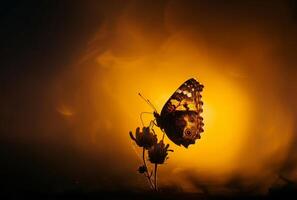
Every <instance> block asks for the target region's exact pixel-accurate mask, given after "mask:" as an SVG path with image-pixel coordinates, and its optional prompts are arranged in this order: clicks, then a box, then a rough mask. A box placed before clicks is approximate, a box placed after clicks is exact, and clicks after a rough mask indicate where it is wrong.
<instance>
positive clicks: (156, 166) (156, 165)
mask: <svg viewBox="0 0 297 200" xmlns="http://www.w3.org/2000/svg"><path fill="white" fill-rule="evenodd" d="M157 169H158V164H157V163H155V179H154V180H155V190H156V192H157V191H158V185H157Z"/></svg>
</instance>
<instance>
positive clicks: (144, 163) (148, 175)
mask: <svg viewBox="0 0 297 200" xmlns="http://www.w3.org/2000/svg"><path fill="white" fill-rule="evenodd" d="M142 160H143V165H144V166H145V168H146V172H145V176H146V178H147V179H148V182H149V184H150V186H151V188H152V189H154V188H155V186H154V184H153V182H152V180H151V176H150V174H149V172H148V168H147V165H146V162H145V148H144V147H143V150H142Z"/></svg>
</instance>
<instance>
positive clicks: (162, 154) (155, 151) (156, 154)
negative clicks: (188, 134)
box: [148, 140, 173, 164]
mask: <svg viewBox="0 0 297 200" xmlns="http://www.w3.org/2000/svg"><path fill="white" fill-rule="evenodd" d="M168 148H169V144H167V145H165V144H164V142H163V140H161V141H160V142H159V143H155V144H154V145H153V146H152V147H151V148H150V149H149V150H148V154H149V160H150V161H151V163H155V164H163V163H164V161H165V160H166V159H167V158H168V157H167V155H168V151H172V152H173V150H170V149H168Z"/></svg>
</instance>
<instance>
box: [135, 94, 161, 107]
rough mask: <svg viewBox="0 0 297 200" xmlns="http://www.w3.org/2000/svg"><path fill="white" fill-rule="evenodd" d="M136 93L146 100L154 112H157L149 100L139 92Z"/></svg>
mask: <svg viewBox="0 0 297 200" xmlns="http://www.w3.org/2000/svg"><path fill="white" fill-rule="evenodd" d="M138 95H139V96H140V97H141V98H142V99H143V100H144V101H145V102H147V103H148V104H149V105H150V106H151V107H152V108H153V109H154V111H155V112H157V109H156V108H155V106H154V105H153V104H152V103H151V102H150V100H148V99H147V98H145V97H143V96H142V95H141V94H140V93H138Z"/></svg>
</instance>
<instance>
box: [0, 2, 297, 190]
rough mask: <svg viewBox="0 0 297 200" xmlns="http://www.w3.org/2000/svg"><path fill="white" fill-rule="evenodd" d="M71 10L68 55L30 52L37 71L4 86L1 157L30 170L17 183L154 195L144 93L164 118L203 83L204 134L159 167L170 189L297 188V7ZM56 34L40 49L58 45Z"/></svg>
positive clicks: (179, 5) (164, 5)
mask: <svg viewBox="0 0 297 200" xmlns="http://www.w3.org/2000/svg"><path fill="white" fill-rule="evenodd" d="M81 4H83V5H81ZM67 6H68V5H65V7H66V8H67ZM70 7H71V10H73V13H72V14H71V15H70V16H76V18H74V19H72V18H71V17H69V19H67V20H66V21H65V22H71V23H70V25H69V26H70V27H73V28H68V29H66V30H64V29H63V28H61V29H59V31H57V32H56V33H54V34H56V36H53V37H54V38H55V39H52V40H53V41H55V42H59V41H61V42H62V43H63V45H61V47H64V48H62V49H61V50H57V51H58V53H56V54H55V53H53V52H54V51H53V52H52V51H50V50H48V52H50V53H51V55H52V57H50V56H49V57H47V56H45V55H44V54H42V53H37V56H35V54H34V50H31V51H30V53H27V54H26V53H25V52H21V53H20V56H19V57H20V58H22V59H21V61H22V63H21V62H20V63H18V62H16V61H11V62H12V64H15V65H16V64H19V65H21V64H23V63H24V65H26V66H27V67H28V70H29V71H30V72H29V71H27V70H23V71H22V70H20V69H19V68H16V71H21V73H23V75H17V76H16V77H17V78H16V82H12V81H11V80H10V79H7V80H4V81H3V82H4V83H5V86H3V89H4V90H3V91H5V93H3V94H2V96H3V98H2V99H1V103H2V112H1V119H3V120H2V122H1V123H2V124H1V132H2V133H3V134H2V135H3V136H2V141H4V142H5V145H4V147H3V151H2V152H4V153H2V154H3V155H7V159H8V158H13V159H14V161H9V162H8V163H7V164H6V167H7V168H10V172H11V173H10V174H15V171H18V173H19V176H15V175H14V179H12V182H13V181H17V177H22V178H23V179H24V180H23V181H20V185H22V184H23V183H24V184H25V182H26V180H25V179H27V178H28V177H31V179H32V180H31V181H32V182H34V183H42V184H43V185H41V186H40V185H39V184H36V185H39V186H38V187H41V189H44V188H50V190H54V191H57V190H58V191H59V190H63V189H71V188H76V187H83V188H86V189H90V190H91V189H94V188H103V189H108V188H113V189H115V190H117V189H119V188H120V189H126V187H127V188H128V187H130V188H132V189H134V188H135V189H138V188H146V185H145V180H144V179H142V177H141V176H140V175H138V174H137V173H136V169H137V167H138V163H139V161H138V160H137V156H136V154H135V152H134V149H133V145H132V142H131V141H130V139H129V137H128V131H129V130H133V129H135V128H136V127H137V126H139V125H140V120H139V118H138V116H139V115H138V114H139V113H140V112H141V111H149V109H150V108H149V107H148V106H147V105H145V103H144V102H142V101H141V100H140V99H139V98H138V97H137V93H138V92H142V93H144V94H145V95H146V96H148V97H149V98H150V99H151V100H152V102H154V103H155V104H156V106H157V107H158V109H159V110H160V109H161V108H162V106H163V104H164V103H165V101H166V100H167V98H169V96H170V95H171V94H172V92H173V91H174V90H175V89H176V87H178V86H179V85H180V84H181V83H182V82H183V81H185V80H186V79H187V78H189V77H192V76H193V77H197V78H198V79H199V80H201V82H202V83H203V84H204V85H205V91H204V93H203V100H204V102H205V107H204V110H205V113H204V116H205V119H206V121H205V124H206V127H205V133H204V135H203V136H202V139H201V140H200V141H199V142H198V144H196V145H195V146H193V147H191V148H189V149H188V150H186V149H183V148H181V147H176V146H174V144H172V143H171V146H172V147H173V148H174V150H175V152H174V153H173V154H172V155H171V157H170V159H169V160H168V162H167V164H166V165H164V166H162V167H161V169H160V180H161V183H160V184H161V185H162V184H163V186H168V187H173V186H176V187H178V188H181V190H184V191H202V192H210V193H212V192H219V193H233V192H235V193H236V192H251V191H252V192H266V191H267V189H268V188H269V187H271V185H273V184H274V182H275V181H276V180H277V179H278V176H279V175H283V176H285V177H287V178H289V179H292V180H297V176H296V156H294V155H295V154H296V147H295V146H296V141H297V140H296V139H297V138H296V131H297V130H296V126H295V122H296V117H297V107H296V103H295V102H296V100H297V95H296V94H297V93H296V89H297V88H296V83H295V80H296V78H297V77H296V76H297V75H296V74H297V70H296V67H295V65H296V61H295V60H296V59H295V52H296V46H297V41H296V30H297V29H296V5H295V4H293V3H292V2H291V1H260V2H259V1H247V2H245V3H244V2H242V1H227V2H226V1H224V2H222V1H187V2H184V1H162V2H158V3H157V2H156V1H142V2H140V1H128V2H126V1H125V3H124V2H122V1H120V2H117V1H112V2H110V1H108V2H107V1H106V2H100V3H99V2H95V1H94V2H93V1H88V2H87V3H82V2H80V3H78V2H77V3H75V5H71V6H70ZM61 13H63V12H62V11H61ZM62 17H63V16H62ZM58 19H60V18H59V17H57V21H58ZM76 22H77V23H78V25H77V24H76ZM65 24H66V23H65ZM62 25H63V24H62ZM62 27H64V26H62ZM51 28H52V30H55V26H54V25H52V27H51ZM65 32H66V33H67V34H65ZM46 34H47V32H46V31H45V32H42V36H40V37H41V39H39V40H38V41H40V42H41V43H42V45H40V46H37V47H40V48H41V47H43V46H50V45H51V44H50V41H48V38H47V36H46ZM59 34H62V35H64V36H63V37H61V38H59V37H60V36H59ZM43 36H44V37H43ZM56 38H58V39H56ZM65 46H67V48H66V47H65ZM58 47H59V46H54V47H53V48H54V49H56V48H58ZM41 49H42V48H41ZM48 49H50V47H48ZM25 50H26V49H25ZM70 52H71V53H70ZM31 54H32V55H31ZM21 55H22V56H23V57H22V56H21ZM63 55H64V57H63ZM33 58H34V59H36V60H34V59H33ZM7 63H8V62H7ZM31 71H32V72H31ZM7 74H8V75H9V76H11V77H14V76H15V74H13V73H11V72H6V75H7ZM148 119H149V118H148ZM7 151H9V152H7ZM20 163H22V164H23V163H25V164H24V165H25V166H24V167H22V168H19V166H18V165H19V164H20ZM11 168H12V169H11ZM28 172H29V174H30V173H33V174H34V175H33V176H28V175H24V174H26V173H28ZM169 175H170V176H169ZM32 177H33V178H32ZM40 177H43V178H40ZM168 177H169V178H168ZM12 184H13V183H12ZM12 184H11V185H12ZM47 184H49V185H50V186H48V185H47ZM20 187H21V186H20ZM36 187H37V186H36Z"/></svg>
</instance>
